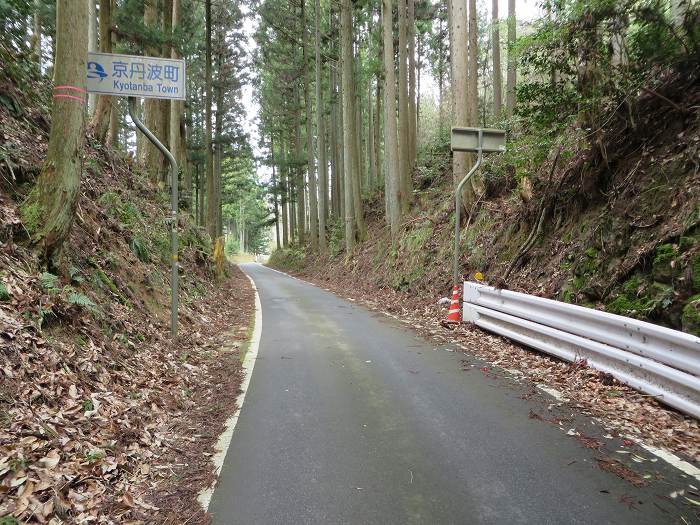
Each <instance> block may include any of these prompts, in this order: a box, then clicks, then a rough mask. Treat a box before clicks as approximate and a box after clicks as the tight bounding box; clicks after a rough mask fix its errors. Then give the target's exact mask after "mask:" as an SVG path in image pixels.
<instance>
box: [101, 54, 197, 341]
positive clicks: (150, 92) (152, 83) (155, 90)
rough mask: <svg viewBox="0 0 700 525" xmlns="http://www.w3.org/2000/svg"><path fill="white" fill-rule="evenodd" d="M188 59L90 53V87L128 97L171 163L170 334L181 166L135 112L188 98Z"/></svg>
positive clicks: (148, 134) (173, 315)
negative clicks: (152, 103) (143, 102)
mask: <svg viewBox="0 0 700 525" xmlns="http://www.w3.org/2000/svg"><path fill="white" fill-rule="evenodd" d="M185 73H186V72H185V61H184V60H172V59H168V58H155V57H153V58H152V57H141V56H131V55H117V54H109V53H88V62H87V77H88V81H87V90H88V92H90V93H99V94H102V95H112V96H126V97H129V116H130V117H131V120H133V121H134V124H135V125H136V127H137V128H138V129H139V130H140V131H141V132H142V133H143V134H144V135H145V136H146V138H148V140H150V141H151V142H152V143H153V145H154V146H156V147H157V148H158V149H159V150H160V152H161V153H162V154H163V155H164V156H165V157H166V158H167V159H168V162H169V163H170V190H171V193H170V217H169V219H168V222H169V223H170V251H171V273H170V337H171V338H172V339H175V337H177V309H178V297H177V289H178V286H177V284H178V283H177V280H178V268H177V266H178V239H177V210H178V167H177V163H176V162H175V157H173V155H172V153H170V151H168V148H166V147H165V146H164V145H163V144H162V143H161V142H160V141H159V140H158V138H157V137H156V136H155V135H154V134H153V133H152V132H151V131H150V130H149V129H148V128H147V127H146V126H145V125H144V124H143V122H141V120H140V119H139V118H138V116H137V115H136V99H137V97H142V98H164V99H171V100H185Z"/></svg>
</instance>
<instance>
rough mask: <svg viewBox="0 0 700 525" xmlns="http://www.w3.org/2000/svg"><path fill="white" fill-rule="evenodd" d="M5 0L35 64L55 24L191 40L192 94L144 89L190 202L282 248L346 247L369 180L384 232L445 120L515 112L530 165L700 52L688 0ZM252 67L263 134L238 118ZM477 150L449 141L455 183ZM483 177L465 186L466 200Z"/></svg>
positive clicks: (217, 230) (102, 110)
mask: <svg viewBox="0 0 700 525" xmlns="http://www.w3.org/2000/svg"><path fill="white" fill-rule="evenodd" d="M59 5H60V4H59ZM1 7H2V19H1V22H2V26H3V28H4V33H5V35H6V36H5V46H4V49H3V51H4V54H3V59H4V60H5V59H9V58H10V56H12V55H16V56H18V57H19V58H20V60H19V61H18V62H16V63H15V64H7V66H8V67H16V68H17V67H23V68H25V69H32V68H33V69H35V70H36V71H35V73H36V74H37V75H39V76H41V77H44V78H51V76H52V75H53V69H54V60H55V57H56V52H57V47H58V46H57V45H56V43H57V41H58V42H60V41H61V39H62V38H63V39H65V41H66V45H67V46H70V47H71V48H72V49H78V48H80V47H81V46H86V47H87V48H88V49H91V50H99V51H103V52H120V53H127V54H144V55H149V56H163V57H183V58H185V60H186V61H187V64H188V78H187V89H188V96H187V101H186V103H181V102H172V103H171V102H169V101H165V100H163V101H159V100H153V99H146V100H145V101H144V102H143V103H142V104H141V105H140V108H139V110H140V111H141V112H142V116H143V120H144V121H145V123H146V125H147V126H148V127H149V128H150V129H152V130H154V132H155V134H156V136H158V137H159V138H160V140H161V141H162V142H164V143H165V144H166V145H168V146H169V147H170V149H171V150H172V151H173V153H174V155H175V157H176V159H177V160H178V161H179V164H180V166H181V167H182V170H181V174H180V177H179V183H180V185H181V190H182V192H183V201H182V205H183V207H184V208H187V209H190V210H192V212H193V214H194V216H195V217H196V220H197V222H198V223H199V224H201V225H203V226H206V229H207V231H208V233H209V235H210V236H211V238H212V239H216V238H217V237H219V236H221V235H222V234H223V233H224V224H225V225H226V233H228V234H229V235H231V236H232V237H233V238H235V239H236V241H235V242H236V243H238V244H243V245H245V246H240V249H246V248H247V249H248V250H249V251H262V249H263V246H264V245H265V243H266V242H267V232H268V228H267V227H268V226H269V225H270V224H272V223H273V222H274V223H276V231H277V238H278V246H279V245H283V246H288V245H290V244H296V245H305V243H306V242H307V241H308V243H309V245H310V248H311V249H312V250H313V251H320V252H324V251H325V250H326V247H327V243H328V237H329V235H334V236H335V237H339V236H342V238H343V239H344V244H345V248H346V249H347V250H352V248H353V246H354V244H355V242H356V241H358V240H361V239H363V238H364V236H365V233H366V221H365V213H366V212H365V210H364V209H363V206H364V205H363V199H365V198H366V197H367V196H368V195H372V194H373V193H374V192H376V191H380V192H382V193H383V195H384V201H385V216H386V220H387V223H388V224H389V225H390V227H391V231H392V236H395V235H396V234H397V232H398V228H399V225H400V221H401V219H402V217H403V216H405V214H406V213H407V211H408V210H409V207H410V206H411V203H412V201H413V198H414V188H413V185H414V175H415V172H416V168H417V160H418V156H419V152H420V151H423V150H426V148H428V149H429V148H430V147H433V146H435V145H437V146H440V145H441V144H446V143H447V141H448V132H449V129H450V127H451V126H479V127H500V128H504V129H507V130H508V131H509V140H511V141H515V142H513V144H514V145H515V152H514V153H513V154H512V155H510V157H509V158H508V159H507V163H505V164H504V166H505V167H508V166H510V168H509V169H510V170H511V172H512V173H513V174H514V176H515V178H516V179H518V180H522V179H523V178H524V179H525V182H526V183H527V177H528V175H530V174H529V173H528V170H527V169H521V168H522V166H524V165H525V164H526V163H528V162H529V163H532V162H533V161H534V162H535V163H536V162H537V160H538V159H539V160H541V159H543V158H545V157H546V156H547V155H548V154H549V152H550V151H551V150H552V149H553V148H554V147H555V144H559V143H560V142H561V140H560V139H559V135H561V134H562V132H563V131H564V130H566V129H579V130H583V131H582V132H581V133H580V137H576V140H579V139H580V141H589V142H590V143H591V144H595V142H596V140H597V139H598V138H599V136H598V131H596V130H597V128H600V127H601V126H602V125H603V123H604V119H605V118H607V115H608V113H609V112H610V111H611V108H614V107H617V106H618V105H619V104H625V103H629V96H628V95H629V93H630V92H631V91H639V89H640V86H642V85H643V84H644V83H645V82H646V81H647V80H648V79H649V78H651V76H653V75H654V74H655V71H656V68H658V67H660V66H665V67H669V66H672V65H673V64H674V63H677V62H679V61H680V62H682V61H685V60H687V59H688V58H689V57H692V55H693V52H694V51H696V46H697V31H698V28H697V18H696V17H697V10H696V9H695V8H693V7H692V6H691V2H690V1H688V0H670V1H668V2H667V1H663V0H625V1H623V2H611V1H608V0H595V1H579V0H559V1H557V0H551V1H550V0H545V1H542V2H540V4H539V5H538V10H537V12H538V13H539V17H534V18H533V17H532V16H531V17H530V19H529V20H527V22H523V23H521V22H519V21H518V13H517V9H516V2H515V1H514V0H509V1H508V3H507V10H506V12H502V11H499V7H500V6H499V2H498V1H496V0H494V1H493V2H491V3H490V5H486V3H485V2H477V1H476V0H446V1H426V0H423V1H415V0H398V1H394V0H386V1H382V2H379V1H371V0H370V1H360V2H351V1H349V0H348V1H341V2H339V3H338V2H325V1H321V0H316V1H315V2H306V1H304V0H302V1H280V0H263V1H251V2H249V3H246V2H234V1H229V0H204V1H200V0H152V1H150V0H146V1H144V0H92V1H87V5H86V6H85V9H83V8H82V7H83V6H82V5H80V6H71V9H74V10H75V12H74V13H73V14H72V15H71V16H72V18H71V19H70V20H68V21H65V23H66V24H69V25H67V26H66V28H65V29H64V30H63V31H62V30H61V28H60V27H57V24H56V12H55V10H56V4H55V2H53V1H51V0H35V1H33V2H28V1H24V0H3V2H2V4H1ZM527 7H528V11H529V12H532V11H533V6H527ZM75 17H79V18H77V19H76V18H75ZM79 28H84V31H81V30H79ZM251 28H252V29H251ZM253 32H254V35H252V36H253V39H254V42H255V44H256V45H251V44H252V42H251V41H249V38H250V36H251V33H253ZM57 36H58V38H57ZM59 45H60V44H59ZM76 46H77V47H76ZM421 80H423V83H424V84H426V83H427V84H429V85H430V86H431V90H430V96H427V97H426V96H425V95H424V97H423V98H421V93H423V92H425V91H426V90H425V89H421ZM248 84H252V86H253V93H254V97H255V99H256V101H257V104H258V105H259V114H258V116H257V135H258V137H257V138H258V140H259V144H251V143H250V141H251V140H252V139H251V137H250V136H249V134H248V133H247V130H246V129H244V120H245V118H246V112H247V111H250V108H245V107H244V98H243V91H244V87H245V86H246V85H248ZM516 100H517V102H516ZM88 112H89V117H90V123H89V125H90V128H91V129H92V130H93V133H94V136H95V138H96V139H97V140H98V141H100V142H103V143H108V144H111V145H119V146H120V147H121V148H124V149H131V150H135V154H136V158H137V159H139V160H140V161H141V162H142V163H143V164H144V166H145V168H146V170H147V171H148V173H150V176H151V178H152V180H153V182H154V184H159V185H161V187H162V186H164V185H165V184H168V183H169V182H168V181H167V180H166V164H165V161H164V160H163V158H162V156H161V155H160V154H159V152H158V151H157V149H156V148H155V147H154V146H152V145H151V144H150V143H149V142H148V141H145V140H144V139H143V137H142V136H141V135H140V134H139V135H138V136H136V134H135V133H134V131H133V129H132V126H129V125H127V121H126V116H125V114H126V104H125V101H123V100H120V99H118V98H112V97H106V96H100V97H95V96H90V100H89V107H88ZM557 141H559V142H557ZM252 146H254V147H252ZM254 150H255V151H260V152H262V153H261V154H260V155H259V156H258V158H257V159H255V158H254V153H253V151H254ZM258 161H262V162H263V163H264V164H266V165H267V166H268V169H267V170H265V172H266V173H267V174H266V176H265V177H263V179H264V182H265V188H263V187H262V186H261V184H260V180H262V179H261V178H260V177H259V175H258V174H256V167H257V166H258V164H256V163H257V162H258ZM472 162H473V159H472V158H471V155H469V154H466V153H456V154H455V155H454V156H453V160H452V175H453V179H454V181H455V182H457V181H459V180H460V179H461V178H462V177H463V176H464V175H465V174H466V172H467V171H468V169H469V167H470V166H471V163H472ZM530 165H532V164H530ZM482 190H483V182H482V181H480V180H479V179H475V180H474V181H473V182H472V183H471V184H469V185H468V187H467V188H466V189H465V191H464V197H465V200H466V205H465V206H469V204H470V202H472V201H473V199H474V198H475V196H477V195H479V194H480V193H481V192H482ZM265 194H266V195H267V198H266V199H264V195H265ZM25 209H26V207H25ZM29 212H31V210H29V211H28V212H27V213H29ZM29 215H31V213H29ZM29 222H30V223H31V221H29ZM59 237H60V235H59Z"/></svg>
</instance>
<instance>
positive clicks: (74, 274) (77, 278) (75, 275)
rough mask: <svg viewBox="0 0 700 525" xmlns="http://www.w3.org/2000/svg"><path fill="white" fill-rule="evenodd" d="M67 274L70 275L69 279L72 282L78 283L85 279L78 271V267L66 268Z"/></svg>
mask: <svg viewBox="0 0 700 525" xmlns="http://www.w3.org/2000/svg"><path fill="white" fill-rule="evenodd" d="M68 274H69V275H70V280H71V282H73V283H76V284H80V283H82V282H84V281H85V277H83V275H82V274H81V273H80V269H79V268H76V267H75V266H71V267H70V268H68Z"/></svg>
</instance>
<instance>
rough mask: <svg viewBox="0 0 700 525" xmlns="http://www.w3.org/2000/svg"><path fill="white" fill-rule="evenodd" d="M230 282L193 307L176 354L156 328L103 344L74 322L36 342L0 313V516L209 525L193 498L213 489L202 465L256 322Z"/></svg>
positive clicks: (249, 298)
mask: <svg viewBox="0 0 700 525" xmlns="http://www.w3.org/2000/svg"><path fill="white" fill-rule="evenodd" d="M232 272H233V276H232V277H231V278H230V279H229V280H227V281H226V282H225V283H223V286H221V287H219V288H218V289H217V290H215V291H212V292H211V293H210V294H209V295H208V297H206V298H205V299H202V300H200V301H198V302H197V303H194V304H192V305H190V307H189V308H188V310H189V311H188V314H189V315H188V317H189V318H190V319H191V321H190V322H189V323H187V325H186V326H185V327H183V328H184V329H183V330H182V332H183V335H182V337H181V338H180V339H179V340H178V342H177V344H176V345H175V346H173V345H172V344H171V343H170V341H169V340H168V339H167V338H166V337H165V336H164V335H163V334H164V330H163V328H164V327H163V326H158V330H144V327H142V326H139V327H138V328H137V327H136V326H133V327H131V328H132V331H131V334H132V336H133V338H132V337H125V338H124V339H122V338H115V339H113V340H111V341H110V340H106V339H102V338H100V337H99V334H96V333H95V332H94V331H93V330H92V329H91V328H92V327H91V326H90V325H89V323H88V322H87V321H85V319H82V318H81V317H83V318H84V317H86V316H85V315H84V314H83V315H82V316H81V315H80V314H79V313H78V312H75V313H74V314H73V318H72V319H71V320H69V321H70V322H73V323H76V326H77V328H76V329H75V331H74V332H72V331H69V330H68V327H66V326H65V325H63V324H60V325H57V326H55V327H52V328H51V329H50V330H47V331H46V333H42V332H39V331H37V330H36V329H35V328H34V327H32V326H31V325H28V324H27V323H26V322H24V321H23V320H22V318H21V317H20V316H19V315H18V313H19V309H15V310H14V311H12V310H11V309H10V308H8V307H6V306H5V305H2V306H0V320H2V323H1V324H0V369H1V370H0V374H1V375H2V376H3V381H2V383H0V385H1V386H0V417H1V418H2V422H3V425H2V429H1V430H0V516H6V515H11V516H14V517H16V518H19V519H22V520H23V521H26V522H38V523H53V524H58V523H87V522H90V523H93V522H94V523H108V522H111V523H115V522H119V523H138V522H148V523H154V522H166V520H167V519H169V518H170V517H171V516H172V515H173V512H174V511H177V510H178V509H180V510H185V509H186V510H187V512H189V514H190V515H192V516H193V517H195V516H196V517H197V518H198V520H194V521H191V523H197V522H204V521H206V519H205V517H204V514H203V512H201V510H199V512H197V510H198V507H197V505H196V502H195V499H196V494H197V492H198V491H199V490H201V489H202V488H204V487H205V486H207V485H209V484H210V483H211V478H212V466H211V465H210V464H209V460H208V455H207V454H211V452H212V451H213V450H212V447H213V443H214V442H215V441H216V438H217V436H218V433H219V432H220V430H221V428H222V427H223V422H224V421H225V419H226V417H228V415H230V413H231V412H233V409H234V401H233V400H234V399H235V395H234V394H235V392H236V390H237V389H238V384H239V373H238V372H239V369H240V365H239V359H238V355H239V354H238V347H239V346H240V344H241V341H243V340H244V339H245V337H246V332H245V331H240V330H237V328H238V327H240V326H244V327H247V326H248V323H249V322H250V318H251V314H252V311H253V295H252V294H253V292H252V290H251V289H250V285H249V283H248V281H247V279H246V278H245V277H244V276H243V275H242V274H241V272H240V271H239V270H238V269H233V270H232ZM19 288H21V286H20V285H19V284H17V285H16V286H15V287H13V291H14V292H15V294H14V295H15V296H16V295H17V294H16V291H17V290H18V289H19ZM137 324H138V323H137ZM154 328H155V327H154ZM232 329H233V330H232ZM139 334H141V336H140V337H137V336H138V335H139ZM141 339H143V340H141ZM236 341H237V342H236ZM225 343H228V345H229V346H228V347H227V346H226V345H225ZM185 356H186V357H185ZM153 501H155V502H157V503H158V506H157V505H155V504H154V503H153ZM161 504H165V505H163V506H160V505H161ZM177 521H179V520H177ZM177 521H170V522H171V523H174V522H177Z"/></svg>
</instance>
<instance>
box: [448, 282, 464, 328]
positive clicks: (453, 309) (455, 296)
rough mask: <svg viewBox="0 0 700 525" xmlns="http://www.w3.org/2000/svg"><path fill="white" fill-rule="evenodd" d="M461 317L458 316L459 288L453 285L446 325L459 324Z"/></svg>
mask: <svg viewBox="0 0 700 525" xmlns="http://www.w3.org/2000/svg"><path fill="white" fill-rule="evenodd" d="M461 321H462V316H461V315H460V314H459V286H458V285H456V284H455V286H454V288H452V300H451V301H450V311H449V313H448V314H447V322H448V323H459V322H461Z"/></svg>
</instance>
